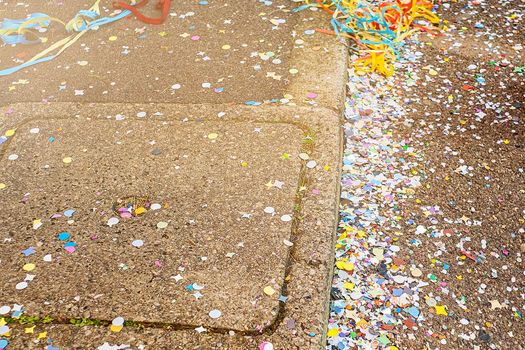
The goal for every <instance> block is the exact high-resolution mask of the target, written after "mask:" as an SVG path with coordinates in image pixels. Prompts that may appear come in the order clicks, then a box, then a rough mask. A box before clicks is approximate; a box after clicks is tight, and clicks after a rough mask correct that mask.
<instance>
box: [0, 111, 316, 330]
mask: <svg viewBox="0 0 525 350" xmlns="http://www.w3.org/2000/svg"><path fill="white" fill-rule="evenodd" d="M56 117H57V118H49V119H40V120H31V121H29V122H26V123H24V124H23V125H19V126H18V127H17V129H16V134H15V135H14V136H13V137H12V139H10V142H9V144H8V145H6V147H5V148H4V149H3V150H2V162H1V165H0V173H2V174H3V176H2V182H3V183H4V184H5V185H6V188H5V189H4V190H3V191H2V193H1V196H2V202H3V203H4V205H5V210H3V211H2V212H1V213H0V223H1V226H2V228H3V230H4V232H6V233H8V235H7V236H5V237H3V238H4V239H7V242H6V243H5V244H4V248H3V249H2V256H3V268H4V271H5V272H6V273H3V274H2V275H1V276H0V285H2V290H1V292H0V303H3V304H12V303H14V302H16V301H17V300H19V299H20V298H23V299H25V300H28V301H30V302H27V303H26V304H25V310H26V312H28V313H29V314H32V315H38V316H42V315H52V316H53V317H54V318H65V319H69V318H82V317H85V315H86V314H87V315H89V317H91V318H96V319H106V320H107V319H109V320H111V319H112V318H113V317H115V316H122V317H124V318H125V319H127V320H133V321H141V322H142V321H149V322H158V323H166V324H172V323H176V324H192V325H200V324H203V325H205V326H207V327H222V328H231V329H235V330H255V328H256V327H257V326H260V325H264V324H266V323H271V322H272V320H273V318H274V316H273V315H272V311H274V312H275V311H276V310H277V309H278V299H277V297H278V296H279V293H280V289H281V286H282V284H283V280H284V277H285V276H284V272H285V267H286V261H287V257H288V251H289V246H290V245H291V243H288V244H287V242H291V241H293V237H292V235H293V234H294V233H293V232H292V228H293V225H292V224H293V222H292V220H293V218H294V204H296V194H297V191H298V190H299V187H300V186H301V184H302V183H303V182H304V179H302V176H301V168H302V167H304V166H305V164H304V163H305V162H304V161H301V159H300V158H299V157H300V154H301V153H302V152H307V150H305V149H303V143H304V139H305V137H306V136H307V135H306V133H305V131H304V130H301V129H300V128H299V127H297V126H295V125H291V124H287V123H271V124H269V123H251V122H238V123H225V122H220V121H214V122H204V121H203V122H198V121H194V122H185V121H180V120H176V121H173V120H169V119H163V118H156V119H154V120H140V118H138V117H134V118H129V119H128V118H126V119H124V118H125V117H124V116H121V117H118V116H117V117H112V118H111V119H108V120H100V119H95V120H93V119H89V118H86V119H80V118H79V119H58V118H59V117H61V116H60V115H57V116H56ZM121 118H122V120H119V119H121ZM37 129H38V132H37ZM305 154H306V153H305ZM15 155H16V156H17V159H16V160H12V159H14V156H15ZM283 155H286V156H284V157H285V158H284V159H283ZM297 204H298V205H300V203H299V202H298V203H297ZM159 207H160V208H159ZM68 210H69V211H68ZM72 211H74V213H72ZM140 211H144V212H143V213H140ZM13 218H16V220H13ZM35 220H39V224H37V225H33V222H34V221H35ZM112 220H113V221H114V222H115V223H113V221H112ZM68 222H69V223H68ZM117 222H118V223H117ZM261 241H264V242H265V244H264V245H261V244H260V242H261ZM29 247H34V250H35V253H34V254H31V255H30V256H27V257H26V256H24V254H23V253H22V252H23V251H24V250H26V249H28V248H29ZM68 247H69V249H68ZM48 254H50V255H51V256H52V257H51V258H50V259H52V261H50V262H46V261H43V258H44V257H45V256H46V255H48ZM26 264H35V265H36V267H35V268H34V269H32V270H31V271H28V272H29V273H31V274H33V275H35V277H34V279H33V280H32V281H31V282H30V283H29V286H28V287H27V288H25V289H23V290H19V291H16V286H17V284H18V283H19V282H21V281H23V280H24V278H25V276H26V272H27V271H24V269H23V267H24V266H25V265H26ZM8 271H10V272H12V273H7V272H8ZM264 288H271V290H272V292H271V295H264V293H262V292H263V290H265V289H264ZM267 294H270V293H267ZM159 296H161V298H159ZM75 301H76V302H75ZM212 310H220V313H221V316H220V317H214V316H216V315H213V314H212V316H211V317H210V316H209V315H208V314H209V313H210V311H212ZM217 315H218V313H217Z"/></svg>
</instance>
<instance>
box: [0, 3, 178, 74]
mask: <svg viewBox="0 0 525 350" xmlns="http://www.w3.org/2000/svg"><path fill="white" fill-rule="evenodd" d="M147 1H148V0H142V1H141V2H140V3H137V2H136V1H135V0H132V1H131V4H126V3H123V2H122V1H119V2H118V3H117V4H116V7H118V8H125V9H124V10H122V11H121V12H120V13H118V14H117V15H115V16H112V17H100V18H99V16H100V0H96V1H95V3H94V4H93V5H92V6H91V7H90V8H89V10H80V11H79V12H78V13H77V14H76V15H75V16H74V17H73V18H72V19H71V20H70V21H69V22H67V24H64V23H63V22H62V21H60V20H58V19H55V18H52V17H50V16H48V15H46V14H43V13H33V14H31V15H30V16H29V17H28V18H27V19H25V20H10V19H4V21H3V22H0V37H1V39H2V40H3V41H4V43H5V44H15V45H16V44H34V43H40V42H41V40H40V39H39V38H38V36H37V35H36V34H35V33H33V32H31V29H34V28H38V27H40V28H47V27H48V26H49V25H50V24H51V22H53V21H56V22H59V23H61V24H63V25H64V26H65V29H66V30H67V31H68V32H69V33H72V34H70V35H69V36H67V37H66V38H64V39H61V40H59V41H57V42H56V43H54V44H53V45H51V46H50V47H48V48H47V49H45V50H43V51H42V52H40V53H38V54H36V55H35V56H34V57H32V58H31V59H30V60H28V61H26V62H24V63H22V64H20V65H18V66H15V67H11V68H7V69H3V70H0V76H6V75H10V74H13V73H15V72H17V71H19V70H21V69H24V68H27V67H30V66H32V65H35V64H38V63H43V62H48V61H51V60H53V59H55V58H56V57H58V56H59V55H60V54H61V53H62V52H64V51H65V50H66V49H67V48H68V47H70V46H71V45H73V44H74V43H76V42H77V41H78V40H79V39H80V38H81V37H82V36H83V35H84V34H86V33H87V32H88V31H90V30H92V29H94V28H98V27H100V26H103V25H106V24H109V23H112V22H116V21H118V20H120V19H122V18H124V17H127V16H129V15H131V14H134V15H135V16H136V17H137V18H138V19H139V20H141V21H143V22H146V23H152V24H160V23H163V22H164V21H165V19H166V17H167V15H168V10H169V7H170V0H161V1H160V2H159V4H158V5H157V8H160V9H161V10H162V15H161V17H160V18H154V19H152V18H149V17H145V16H144V15H142V14H140V13H139V12H138V11H137V10H136V9H135V8H134V6H137V7H140V6H142V5H144V4H145V3H147ZM28 34H30V35H31V34H32V35H34V36H35V37H36V38H37V39H38V40H28V38H27V35H28Z"/></svg>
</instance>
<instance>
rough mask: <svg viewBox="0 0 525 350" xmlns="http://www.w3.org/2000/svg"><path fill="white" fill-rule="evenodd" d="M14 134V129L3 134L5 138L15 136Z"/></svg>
mask: <svg viewBox="0 0 525 350" xmlns="http://www.w3.org/2000/svg"><path fill="white" fill-rule="evenodd" d="M15 132H16V130H15V129H10V130H7V131H6V132H5V136H7V137H11V136H13V135H14V134H15Z"/></svg>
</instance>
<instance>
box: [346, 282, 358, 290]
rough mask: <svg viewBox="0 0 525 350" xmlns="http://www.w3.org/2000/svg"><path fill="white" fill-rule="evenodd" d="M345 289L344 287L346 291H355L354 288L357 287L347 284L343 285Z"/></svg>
mask: <svg viewBox="0 0 525 350" xmlns="http://www.w3.org/2000/svg"><path fill="white" fill-rule="evenodd" d="M343 287H344V288H345V289H348V290H353V289H354V287H355V284H353V283H350V282H345V283H344V284H343Z"/></svg>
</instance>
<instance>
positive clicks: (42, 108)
mask: <svg viewBox="0 0 525 350" xmlns="http://www.w3.org/2000/svg"><path fill="white" fill-rule="evenodd" d="M305 28H308V29H310V28H311V24H308V23H307V22H300V23H299V24H298V26H297V30H304V29H305ZM329 41H331V39H328V40H327V37H325V36H322V35H320V34H316V35H315V36H314V37H312V39H311V42H312V43H314V44H315V43H316V42H317V43H318V45H320V46H322V47H324V49H323V50H317V51H308V52H305V51H304V50H302V49H294V50H293V51H292V58H293V61H292V62H293V63H292V64H291V66H295V67H299V70H300V72H301V74H299V75H298V76H297V77H296V79H294V80H293V81H292V83H291V85H289V87H288V90H289V93H290V94H292V95H293V96H294V97H299V98H298V99H296V100H295V101H294V102H293V103H292V104H289V105H267V104H265V105H262V106H258V107H248V106H242V105H220V104H218V105H202V104H188V105H176V104H162V103H157V104H147V105H146V104H134V105H130V104H114V103H107V104H100V103H96V104H93V103H92V104H75V103H51V104H40V103H23V104H11V105H9V106H8V107H9V108H10V110H11V109H12V112H11V113H9V115H6V116H2V118H0V127H1V130H0V131H2V132H4V131H5V130H7V129H10V128H14V127H21V125H22V124H26V123H28V122H29V120H43V119H48V118H50V119H53V118H57V117H58V118H62V117H67V118H66V119H65V120H80V119H82V118H86V117H90V118H100V119H106V117H108V116H111V117H113V118H114V117H115V116H116V115H117V114H120V115H123V116H125V118H126V120H127V121H129V120H133V119H137V117H136V114H137V113H138V112H146V113H147V115H148V117H147V118H150V119H153V120H157V121H160V120H171V121H177V122H180V121H181V120H184V119H185V118H187V120H188V121H187V122H188V123H189V122H194V123H209V122H220V123H224V124H225V125H226V124H228V123H248V124H253V125H256V124H257V123H269V124H274V123H278V124H288V125H296V126H297V127H299V128H301V130H303V131H305V130H310V131H313V134H315V150H314V152H313V154H310V156H311V157H312V159H314V160H316V162H317V163H318V165H317V167H316V168H315V169H312V170H310V169H305V167H304V164H302V170H301V172H302V175H301V176H305V177H304V178H303V180H304V181H305V183H306V184H307V188H308V190H307V191H306V192H305V193H304V194H300V193H299V196H300V197H301V198H300V202H301V209H300V211H299V210H295V212H294V219H293V223H292V226H293V228H292V231H295V233H294V234H293V235H292V239H293V240H294V246H293V247H292V248H291V249H290V250H289V251H288V252H287V253H286V256H287V263H286V267H285V270H284V271H285V273H284V274H282V275H281V278H282V286H283V287H284V288H283V290H286V295H287V296H289V299H288V300H287V301H286V303H282V302H279V303H277V306H275V304H274V306H273V307H272V306H271V304H269V305H268V306H269V307H270V312H269V313H268V317H266V318H265V319H264V318H263V319H264V322H263V324H260V325H259V329H257V328H247V327H244V329H238V328H236V327H234V326H232V325H231V324H230V325H228V326H229V327H228V326H225V327H222V326H214V325H211V326H208V325H207V324H204V326H205V327H206V326H208V327H209V328H210V329H209V330H210V334H206V335H204V334H201V335H199V336H196V332H195V331H194V330H193V328H194V326H199V325H203V324H202V323H178V322H164V321H163V322H158V323H150V324H148V323H147V321H146V322H144V323H143V326H144V327H145V328H142V327H141V328H140V329H135V328H126V329H125V330H124V331H123V332H122V333H119V334H108V333H109V332H108V330H107V328H96V327H95V328H93V327H83V328H81V329H80V330H79V331H78V332H76V331H75V333H77V336H76V337H75V340H74V341H73V342H71V339H66V338H67V336H66V335H65V334H69V333H64V335H59V336H58V337H57V339H56V344H59V343H60V342H61V341H63V342H64V343H63V344H68V345H67V348H68V349H69V348H72V349H73V348H74V349H81V348H86V349H88V348H93V347H94V346H98V345H101V344H102V343H104V342H105V341H112V342H114V343H134V344H139V343H140V342H142V343H143V344H145V345H147V347H146V348H152V349H188V348H210V349H211V348H223V346H224V347H226V348H231V349H247V348H254V346H255V345H256V344H257V342H259V341H262V340H269V341H272V343H273V344H274V346H275V347H276V349H289V348H301V349H317V348H321V347H323V346H324V342H325V340H324V337H325V333H326V332H325V326H326V320H327V318H328V301H329V288H330V285H331V272H332V267H333V242H334V234H335V227H336V225H337V209H338V205H337V204H338V199H339V193H338V186H339V170H340V165H339V164H340V155H341V152H342V146H341V144H342V136H341V131H340V113H341V110H342V106H343V101H344V91H345V89H344V87H345V84H346V59H347V55H346V48H345V47H344V45H342V44H340V43H338V42H337V41H336V40H333V41H332V42H331V43H329V44H327V42H329ZM310 91H312V92H316V93H317V94H318V95H319V97H318V98H317V99H316V100H315V102H312V101H309V100H306V99H305V100H302V98H301V97H300V96H304V95H305V94H306V93H307V92H310ZM294 104H295V106H294ZM305 104H306V105H305ZM308 104H310V105H312V104H315V106H308ZM4 109H5V108H4ZM157 112H159V113H161V114H162V116H157V117H156V116H154V114H155V113H157ZM219 113H221V114H222V113H225V115H224V116H223V117H221V118H219V117H218V116H217V115H218V114H219ZM28 116H30V117H28ZM77 116H82V117H77ZM27 125H29V124H27ZM15 137H16V135H15ZM2 146H3V148H4V150H3V152H6V149H7V147H8V144H6V145H2ZM6 156H7V155H4V156H3V157H2V159H3V160H2V161H3V162H4V161H5V157H6ZM325 165H328V166H329V167H330V169H329V170H324V169H323V168H324V166H325ZM301 182H302V180H301V181H298V183H299V184H300V183H301ZM298 187H300V186H298ZM314 190H315V191H314ZM295 195H296V196H297V193H296V194H295ZM296 204H297V203H296ZM286 276H291V279H290V280H289V281H286V278H285V277H286ZM259 292H260V293H261V295H262V296H263V297H265V296H264V294H263V293H262V291H259ZM274 301H275V300H274ZM0 303H1V302H0ZM190 311H191V310H190ZM266 311H268V310H266ZM113 316H116V315H110V314H108V315H107V319H106V321H111V319H110V318H111V317H113ZM241 316H242V315H241ZM256 319H257V318H256ZM202 320H203V318H202V317H201V319H194V320H192V321H194V322H201V321H202ZM61 322H64V323H67V322H69V319H68V317H67V315H63V317H62V319H61ZM241 322H242V320H241ZM210 323H211V322H210ZM252 323H253V322H252ZM292 323H295V325H293V327H292ZM237 325H238V324H237ZM150 326H151V327H154V328H149V327H150ZM52 327H66V328H70V327H71V326H59V325H57V326H52ZM155 327H159V328H155ZM214 327H215V328H214ZM169 329H179V331H177V332H170V331H169ZM259 330H260V331H259ZM230 331H235V334H236V335H234V336H231V335H227V334H229V332H230ZM239 331H240V332H239ZM213 332H216V334H213ZM310 332H313V333H314V336H310V335H309V333H310ZM243 333H245V334H243ZM221 334H222V335H221ZM257 334H259V335H257ZM12 338H13V339H12V341H11V342H12V344H13V345H17V344H20V345H21V346H24V347H26V346H34V344H33V343H32V342H30V341H29V340H27V339H25V340H24V339H23V338H22V337H20V339H18V338H19V337H15V336H13V337H12ZM61 339H62V340H61ZM31 344H33V345H31ZM15 348H17V347H16V346H15ZM29 348H30V347H29Z"/></svg>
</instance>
